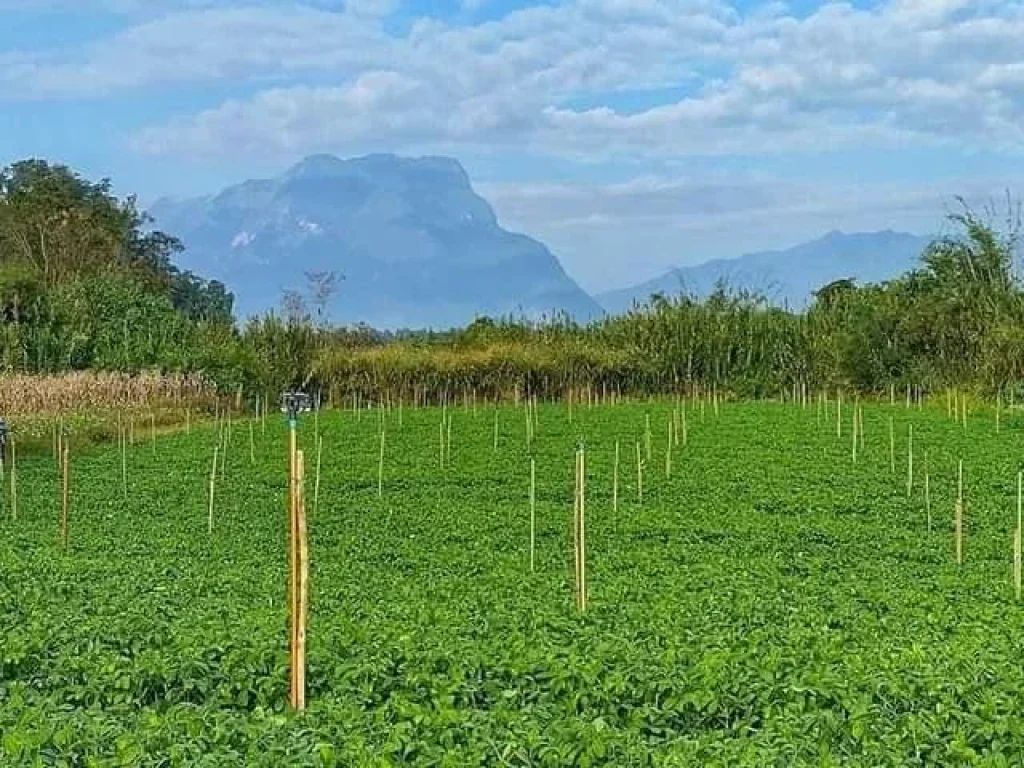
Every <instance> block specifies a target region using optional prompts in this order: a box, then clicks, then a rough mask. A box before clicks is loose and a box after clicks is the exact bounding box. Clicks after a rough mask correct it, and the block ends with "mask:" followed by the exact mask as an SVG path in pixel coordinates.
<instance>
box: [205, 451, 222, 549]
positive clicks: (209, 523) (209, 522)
mask: <svg viewBox="0 0 1024 768" xmlns="http://www.w3.org/2000/svg"><path fill="white" fill-rule="evenodd" d="M219 451H220V446H219V445H215V446H213V466H212V467H211V468H210V509H209V511H208V513H207V516H206V532H207V533H208V534H212V533H213V499H214V489H215V487H216V485H217V453H218V452H219Z"/></svg>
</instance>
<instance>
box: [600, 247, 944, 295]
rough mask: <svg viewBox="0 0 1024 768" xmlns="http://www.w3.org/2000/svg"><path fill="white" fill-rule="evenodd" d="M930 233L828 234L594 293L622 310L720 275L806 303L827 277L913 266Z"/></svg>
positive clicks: (708, 286)
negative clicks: (789, 246)
mask: <svg viewBox="0 0 1024 768" xmlns="http://www.w3.org/2000/svg"><path fill="white" fill-rule="evenodd" d="M928 242H929V238H927V237H919V236H917V235H910V234H906V233H903V232H893V231H891V230H885V231H882V232H863V233H857V234H844V233H842V232H829V233H828V234H827V235H825V236H823V237H821V238H818V239H817V240H811V241H809V242H806V243H801V244H800V245H796V246H794V247H792V248H788V249H786V250H782V251H763V252H760V253H751V254H747V255H746V256H740V257H739V258H736V259H717V260H715V261H709V262H706V263H704V264H699V265H697V266H693V267H681V268H678V269H673V270H671V271H670V272H667V273H666V274H664V275H662V276H661V277H658V278H655V279H653V280H649V281H647V282H645V283H641V284H639V285H635V286H632V287H629V288H624V289H622V290H617V291H610V292H608V293H604V294H601V295H599V296H597V300H598V302H599V303H600V304H601V306H602V307H604V309H605V310H607V311H608V312H611V313H619V312H624V311H626V310H627V309H629V308H630V306H632V305H633V303H634V302H640V303H643V302H646V301H647V300H648V299H649V298H650V296H651V294H653V293H665V294H668V295H675V294H678V293H679V292H680V291H684V292H686V293H692V294H696V295H697V296H706V295H707V294H709V293H710V292H711V291H712V290H714V287H715V284H716V283H717V282H718V281H719V280H724V281H725V282H726V284H727V285H728V286H730V287H732V288H746V289H750V290H755V291H758V292H760V293H762V294H764V295H765V296H767V297H768V298H769V299H770V300H771V301H772V303H774V304H780V305H781V304H788V305H789V306H790V307H793V308H798V307H803V306H806V304H807V303H808V302H809V300H810V298H811V295H812V293H813V292H814V291H815V290H817V289H818V288H820V287H821V286H823V285H825V284H826V283H829V282H831V281H832V280H838V279H840V278H844V277H853V278H856V279H857V280H858V281H860V282H877V281H881V280H888V279H891V278H893V277H897V276H898V275H900V274H902V273H904V272H906V271H907V270H909V269H911V268H913V267H914V266H915V265H916V264H917V261H918V259H919V257H920V255H921V252H922V251H923V250H924V248H925V246H926V245H927V244H928Z"/></svg>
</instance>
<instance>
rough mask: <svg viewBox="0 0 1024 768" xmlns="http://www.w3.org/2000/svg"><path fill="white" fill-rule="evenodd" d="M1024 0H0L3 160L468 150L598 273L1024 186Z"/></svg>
mask: <svg viewBox="0 0 1024 768" xmlns="http://www.w3.org/2000/svg"><path fill="white" fill-rule="evenodd" d="M1022 39H1024V0H1001V1H996V0H873V1H871V2H852V3H821V2H815V1H814V0H791V1H790V2H764V1H762V0H733V1H732V2H730V1H729V0H550V1H549V2H545V3H539V4H535V3H524V2H519V0H420V1H419V2H406V3H402V2H397V0H349V2H347V3H346V2H342V1H340V0H338V1H336V0H306V2H298V1H296V2H288V1H284V2H280V1H278V2H270V0H238V1H235V0H226V1H224V2H215V1H214V0H89V1H88V2H84V1H83V0H0V164H6V163H8V162H11V161H13V160H16V159H19V158H23V157H27V156H43V157H47V158H51V159H54V160H59V161H62V162H66V163H68V164H70V165H72V166H74V167H75V168H77V169H79V170H80V171H81V172H83V173H85V174H86V175H89V176H92V177H101V176H106V177H110V178H112V179H113V181H114V183H115V187H116V188H117V190H118V191H119V192H122V193H125V194H127V193H133V194H137V195H138V196H139V198H140V200H142V201H143V202H144V203H145V202H149V201H152V200H153V199H155V198H157V197H159V196H163V195H172V196H191V195H198V194H205V193H209V192H213V191H217V190H218V189H220V188H222V187H224V186H226V185H228V184H231V183H234V182H237V181H241V180H244V179H246V178H251V177H258V176H267V175H273V174H277V173H279V172H281V171H282V170H284V169H285V168H287V167H288V166H289V165H290V164H292V163H294V162H295V161H297V160H298V159H300V158H301V157H302V156H304V155H306V154H310V153H313V152H333V153H335V154H338V155H341V156H348V155H358V154H362V153H365V152H370V151H391V152H396V153H400V154H425V153H442V154H450V155H453V156H455V157H457V158H458V159H459V160H461V161H462V163H463V164H464V165H465V167H466V168H467V170H468V171H469V173H470V176H471V178H472V179H473V181H474V184H475V185H476V187H477V188H478V190H479V191H481V193H483V194H484V195H485V196H486V197H487V198H488V199H489V200H490V201H491V202H492V204H493V205H494V206H495V209H496V210H497V212H498V215H499V218H500V219H501V221H502V223H503V224H505V225H506V226H508V227H510V228H513V229H516V230H520V231H525V232H527V233H529V234H532V235H534V236H536V237H538V238H540V239H541V240H543V241H544V242H545V243H547V244H548V245H549V246H550V247H551V248H552V250H553V251H554V252H555V253H556V254H557V255H558V256H559V257H560V258H561V259H562V261H563V263H564V264H565V266H566V268H567V269H568V271H569V272H570V274H572V275H573V276H574V277H576V278H577V279H578V280H579V281H580V282H581V283H582V284H583V285H584V287H586V288H589V289H591V290H602V289H607V288H613V287H619V286H623V285H626V284H629V283H633V282H639V281H641V280H644V279H647V278H649V277H652V276H654V275H656V274H658V273H660V272H662V271H664V270H665V269H668V268H670V267H672V266H675V265H680V264H687V263H695V262H699V261H703V260H706V259H708V258H716V257H723V256H730V255H738V254H740V253H743V252H746V251H752V250H761V249H768V248H776V247H781V246H786V245H789V244H792V243H795V242H798V241H800V240H803V239H807V238H810V237H814V236H817V235H819V234H821V233H823V232H825V231H827V230H831V229H844V230H848V231H853V230H865V229H883V228H895V229H906V230H910V231H915V232H931V231H935V230H936V229H938V228H940V227H942V226H943V215H944V213H945V212H947V211H948V210H951V209H952V208H953V206H954V203H953V196H954V195H957V194H961V195H965V196H967V197H968V198H969V199H971V200H973V201H976V202H978V203H979V204H982V203H984V202H985V201H986V200H988V199H990V198H999V197H1001V196H1003V195H1005V192H1006V191H1007V190H1009V191H1010V192H1011V193H1020V192H1021V191H1022V187H1024V185H1022V184H1021V181H1022V179H1024V46H1022V45H1021V43H1020V41H1021V40H1022Z"/></svg>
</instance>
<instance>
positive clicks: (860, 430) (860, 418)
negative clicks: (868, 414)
mask: <svg viewBox="0 0 1024 768" xmlns="http://www.w3.org/2000/svg"><path fill="white" fill-rule="evenodd" d="M857 435H858V438H857V439H858V440H860V450H861V452H863V451H864V407H863V406H861V407H860V408H858V409H857Z"/></svg>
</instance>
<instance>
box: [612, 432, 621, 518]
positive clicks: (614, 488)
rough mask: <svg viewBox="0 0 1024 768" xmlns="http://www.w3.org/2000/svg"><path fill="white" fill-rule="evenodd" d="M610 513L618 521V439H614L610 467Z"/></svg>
mask: <svg viewBox="0 0 1024 768" xmlns="http://www.w3.org/2000/svg"><path fill="white" fill-rule="evenodd" d="M612 513H613V514H614V515H615V520H616V521H618V519H619V518H618V513H619V441H618V440H616V441H615V465H614V468H613V469H612Z"/></svg>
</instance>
